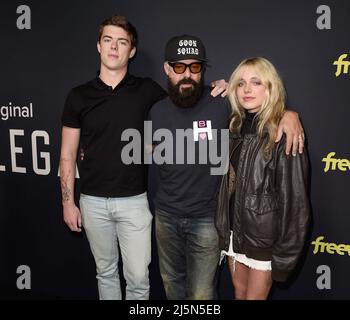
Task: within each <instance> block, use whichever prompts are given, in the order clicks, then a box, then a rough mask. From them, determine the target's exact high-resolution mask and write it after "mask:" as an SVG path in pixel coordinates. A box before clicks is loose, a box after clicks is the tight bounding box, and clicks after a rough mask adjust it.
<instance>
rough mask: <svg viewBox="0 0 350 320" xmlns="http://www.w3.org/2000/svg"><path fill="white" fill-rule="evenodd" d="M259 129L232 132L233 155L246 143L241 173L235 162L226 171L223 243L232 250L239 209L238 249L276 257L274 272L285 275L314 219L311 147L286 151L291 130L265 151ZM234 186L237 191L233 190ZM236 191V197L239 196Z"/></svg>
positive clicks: (220, 219) (220, 221) (219, 218)
mask: <svg viewBox="0 0 350 320" xmlns="http://www.w3.org/2000/svg"><path fill="white" fill-rule="evenodd" d="M267 139H268V135H267V132H265V134H264V136H263V138H262V139H261V138H259V137H258V136H257V135H256V134H247V135H245V137H244V139H242V137H241V136H240V135H231V136H230V159H231V157H232V154H233V152H234V150H235V148H236V147H237V146H238V145H239V144H240V143H242V148H241V154H240V159H239V166H238V169H237V173H236V174H235V172H234V170H233V168H232V166H231V164H230V166H229V171H228V173H227V174H226V175H225V176H224V177H223V179H222V182H221V186H220V191H219V197H218V209H217V213H216V219H215V223H216V228H217V230H218V233H219V239H220V249H222V250H226V251H227V250H228V247H229V242H230V214H231V215H232V214H233V213H234V214H233V228H232V229H233V230H232V231H233V251H234V252H236V253H245V254H246V255H247V256H248V257H250V258H253V259H257V260H271V261H272V278H273V279H274V280H277V281H285V280H286V279H287V277H288V275H289V274H290V273H291V271H292V270H293V269H294V267H295V265H296V263H297V261H298V258H299V256H300V253H301V251H302V249H303V246H304V243H305V238H306V234H307V229H308V225H309V220H310V206H309V199H308V192H307V183H308V156H307V151H306V150H304V152H303V154H297V156H296V157H293V156H292V155H289V156H287V155H286V154H285V143H286V140H285V136H283V138H282V139H281V141H280V142H279V143H277V144H276V145H275V147H274V149H273V150H272V152H271V154H270V155H268V156H266V155H264V151H263V149H264V143H265V141H267ZM233 191H234V193H233ZM233 195H234V199H233Z"/></svg>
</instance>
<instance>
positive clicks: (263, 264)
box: [220, 231, 272, 271]
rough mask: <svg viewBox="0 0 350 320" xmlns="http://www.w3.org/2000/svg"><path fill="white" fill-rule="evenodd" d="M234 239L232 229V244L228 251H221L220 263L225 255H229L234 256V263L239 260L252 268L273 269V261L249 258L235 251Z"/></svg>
mask: <svg viewBox="0 0 350 320" xmlns="http://www.w3.org/2000/svg"><path fill="white" fill-rule="evenodd" d="M232 241H233V240H232V231H231V235H230V246H229V248H228V251H225V250H222V251H221V259H220V263H221V261H222V259H223V258H224V257H225V256H229V257H232V258H233V263H235V262H236V261H238V262H240V263H242V264H244V265H246V266H247V267H249V268H251V269H255V270H261V271H270V270H272V269H271V261H261V260H256V259H252V258H248V257H247V256H246V255H245V254H242V253H236V252H233V244H232Z"/></svg>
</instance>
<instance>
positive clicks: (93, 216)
mask: <svg viewBox="0 0 350 320" xmlns="http://www.w3.org/2000/svg"><path fill="white" fill-rule="evenodd" d="M80 210H81V215H82V222H83V227H84V229H85V231H86V235H87V238H88V240H89V244H90V248H91V251H92V254H93V256H94V258H95V262H96V272H97V276H96V278H97V280H98V291H99V296H100V299H101V300H121V298H122V294H121V288H120V280H119V270H118V261H119V251H118V244H119V247H120V252H121V255H122V261H123V274H124V278H125V280H126V295H125V298H126V299H127V300H147V299H149V271H148V266H149V264H150V262H151V229H152V218H153V216H152V214H151V212H150V210H149V206H148V200H147V194H146V193H143V194H140V195H137V196H132V197H123V198H103V197H93V196H88V195H85V194H81V196H80Z"/></svg>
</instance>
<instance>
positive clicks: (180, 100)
mask: <svg viewBox="0 0 350 320" xmlns="http://www.w3.org/2000/svg"><path fill="white" fill-rule="evenodd" d="M182 84H192V87H189V88H183V89H180V86H181V85H182ZM203 87H204V81H203V78H201V80H200V81H199V82H196V81H194V80H192V79H182V80H180V81H179V82H178V83H176V84H173V83H172V82H171V80H170V79H169V78H168V94H169V98H170V100H171V101H172V102H173V103H174V104H175V105H176V106H178V107H180V108H190V107H193V106H194V105H195V104H196V103H197V102H198V100H199V99H200V98H201V96H202V93H203Z"/></svg>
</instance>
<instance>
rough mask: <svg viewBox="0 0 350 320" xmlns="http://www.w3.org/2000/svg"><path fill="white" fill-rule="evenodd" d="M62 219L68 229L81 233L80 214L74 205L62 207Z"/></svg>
mask: <svg viewBox="0 0 350 320" xmlns="http://www.w3.org/2000/svg"><path fill="white" fill-rule="evenodd" d="M63 219H64V222H65V223H66V225H67V226H68V227H69V229H71V230H72V231H76V232H81V213H80V211H79V209H78V207H77V206H76V205H75V204H68V203H67V204H64V205H63Z"/></svg>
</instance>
